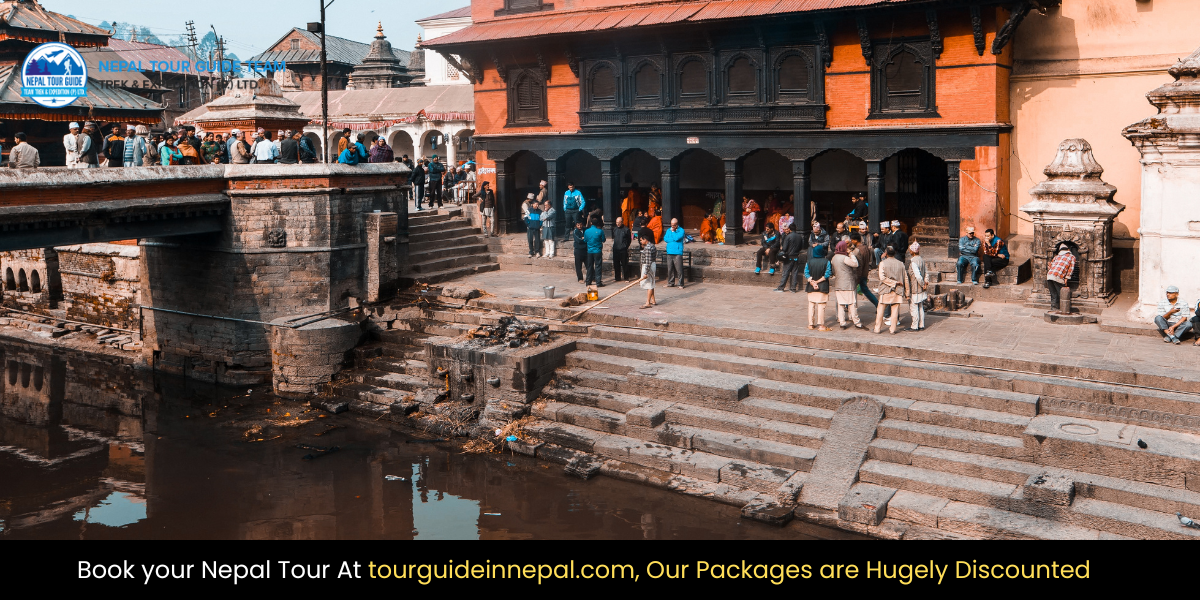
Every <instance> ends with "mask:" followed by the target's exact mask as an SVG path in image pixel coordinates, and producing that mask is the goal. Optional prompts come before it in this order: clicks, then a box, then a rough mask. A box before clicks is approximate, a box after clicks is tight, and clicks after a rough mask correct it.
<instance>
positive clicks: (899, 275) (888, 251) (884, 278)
mask: <svg viewBox="0 0 1200 600" xmlns="http://www.w3.org/2000/svg"><path fill="white" fill-rule="evenodd" d="M879 282H880V288H879V289H880V294H879V309H878V310H876V311H875V333H879V331H880V328H881V327H882V326H883V313H884V312H886V311H887V310H888V309H890V310H891V313H892V318H891V332H892V333H893V334H894V333H896V326H897V325H899V324H900V304H901V303H902V302H903V301H904V299H905V298H907V297H908V274H907V273H905V271H904V263H902V262H900V261H899V260H897V259H896V249H895V248H893V247H891V246H888V247H887V248H884V250H883V261H882V262H880V263H879Z"/></svg>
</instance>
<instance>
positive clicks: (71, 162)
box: [63, 123, 80, 169]
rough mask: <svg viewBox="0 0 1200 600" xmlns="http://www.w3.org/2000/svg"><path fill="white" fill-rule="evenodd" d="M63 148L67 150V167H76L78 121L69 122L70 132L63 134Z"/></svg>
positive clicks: (77, 161) (77, 162)
mask: <svg viewBox="0 0 1200 600" xmlns="http://www.w3.org/2000/svg"><path fill="white" fill-rule="evenodd" d="M63 148H65V149H66V150H67V168H68V169H78V168H79V167H80V165H79V123H71V133H68V134H67V135H64V136H63Z"/></svg>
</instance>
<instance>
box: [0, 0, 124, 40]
mask: <svg viewBox="0 0 1200 600" xmlns="http://www.w3.org/2000/svg"><path fill="white" fill-rule="evenodd" d="M60 33H62V34H66V36H67V41H68V43H72V42H74V43H73V44H72V45H100V46H103V45H105V43H106V42H107V40H108V38H109V37H110V36H111V35H112V32H110V31H108V30H107V29H102V28H100V27H96V26H95V25H89V24H87V23H84V22H83V21H80V20H79V19H74V18H71V17H68V16H66V15H63V14H59V13H56V12H52V11H48V10H46V9H45V8H42V5H41V4H38V3H37V2H36V0H8V1H0V40H5V39H18V40H22V41H27V42H35V43H42V42H57V41H58V40H59V34H60ZM80 37H91V38H102V39H93V40H90V42H91V43H90V44H87V43H84V44H80V43H79V42H81V40H80V39H79V38H80Z"/></svg>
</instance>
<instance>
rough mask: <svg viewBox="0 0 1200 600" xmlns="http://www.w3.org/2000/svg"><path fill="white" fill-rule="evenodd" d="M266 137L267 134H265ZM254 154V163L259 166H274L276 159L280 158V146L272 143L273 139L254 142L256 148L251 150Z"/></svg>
mask: <svg viewBox="0 0 1200 600" xmlns="http://www.w3.org/2000/svg"><path fill="white" fill-rule="evenodd" d="M263 135H264V136H265V135H266V133H264V134H263ZM251 152H253V153H254V162H255V163H257V164H260V165H261V164H272V163H274V162H275V159H277V158H279V146H278V145H277V144H275V142H273V141H271V138H266V137H264V139H262V140H259V141H257V142H254V148H253V149H251Z"/></svg>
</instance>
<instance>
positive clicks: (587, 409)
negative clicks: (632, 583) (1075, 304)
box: [426, 271, 1200, 539]
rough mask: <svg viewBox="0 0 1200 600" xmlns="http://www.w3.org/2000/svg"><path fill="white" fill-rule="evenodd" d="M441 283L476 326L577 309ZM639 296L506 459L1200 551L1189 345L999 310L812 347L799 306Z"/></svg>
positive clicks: (513, 288) (954, 525) (753, 510)
mask: <svg viewBox="0 0 1200 600" xmlns="http://www.w3.org/2000/svg"><path fill="white" fill-rule="evenodd" d="M456 283H457V284H459V285H463V284H465V285H470V286H474V287H477V288H479V289H482V290H486V291H487V292H488V294H489V295H487V296H485V297H483V298H479V299H475V300H471V301H469V302H467V303H465V306H464V308H463V309H462V310H463V311H466V312H469V313H474V314H477V315H479V317H478V318H480V319H490V318H496V317H497V316H498V315H500V314H505V313H508V312H512V313H517V314H521V315H526V316H528V317H529V318H533V319H539V318H540V319H562V318H564V317H566V316H568V315H569V314H571V313H573V312H574V311H575V310H578V309H563V308H559V307H558V306H557V304H555V303H552V302H545V301H538V300H536V295H535V292H536V293H539V294H540V290H541V286H542V285H548V284H555V285H570V284H571V283H573V277H572V278H570V279H568V280H567V281H563V278H562V277H561V276H559V277H557V278H555V277H553V276H552V275H550V274H540V273H505V272H503V271H501V272H493V273H486V274H480V275H477V276H473V277H470V278H468V279H466V280H462V281H459V282H456ZM605 289H606V291H613V290H614V288H605ZM643 301H644V294H643V293H642V292H641V291H640V290H637V289H633V290H629V291H628V292H625V294H622V295H620V296H617V297H616V298H613V299H610V300H608V301H606V302H603V303H601V305H600V306H598V307H596V308H594V309H592V310H591V311H589V312H588V313H586V314H584V315H583V316H582V318H581V319H579V321H580V325H581V326H582V327H580V328H579V329H578V331H579V333H577V334H575V335H577V336H578V338H577V339H576V340H575V341H574V349H573V350H572V351H571V352H569V353H568V354H566V356H565V359H564V364H563V365H562V366H561V367H559V368H558V369H557V370H556V372H555V376H554V378H553V379H552V380H551V382H550V383H549V384H548V385H547V386H546V387H545V388H544V389H543V390H542V393H541V397H540V398H539V399H538V400H536V401H535V402H533V404H532V406H531V412H532V415H533V416H534V417H535V420H534V421H533V422H532V423H529V424H527V425H525V427H524V430H525V432H526V434H528V435H529V436H531V437H532V439H533V440H534V441H524V442H519V443H515V444H512V445H511V448H512V450H514V451H518V452H526V453H530V454H533V455H535V456H537V457H540V458H543V459H545V460H548V461H552V462H558V463H561V464H564V465H565V466H566V467H565V468H566V471H567V472H568V473H573V474H577V475H583V476H590V475H593V474H602V475H607V476H613V477H619V478H624V479H629V480H635V481H640V482H643V483H646V484H648V485H656V486H661V487H665V488H668V489H673V490H677V491H679V492H681V493H684V494H689V495H694V496H700V497H706V498H710V499H713V500H717V501H719V502H723V503H726V504H731V505H736V506H739V507H742V512H743V515H744V516H746V517H749V518H754V519H759V520H764V521H768V522H775V523H784V522H787V521H788V520H790V519H793V518H798V519H801V520H804V521H810V522H816V523H822V524H826V525H832V526H835V527H840V528H843V529H847V530H851V531H857V532H860V533H866V534H869V535H873V536H877V537H884V538H901V539H928V538H941V539H945V538H963V537H966V538H1035V539H1116V538H1143V539H1185V538H1194V537H1200V531H1198V530H1195V529H1188V528H1186V527H1183V526H1182V525H1181V524H1180V523H1179V521H1178V520H1177V518H1176V516H1175V513H1176V512H1179V513H1182V514H1183V515H1185V516H1189V517H1192V518H1195V516H1196V515H1200V368H1197V367H1192V366H1189V365H1191V364H1193V363H1194V362H1195V361H1189V360H1187V359H1188V358H1190V357H1192V356H1193V354H1187V355H1185V354H1184V353H1185V352H1189V351H1191V350H1192V349H1191V348H1183V347H1175V346H1171V345H1167V344H1162V343H1161V342H1157V341H1155V340H1154V339H1153V338H1150V337H1148V336H1134V335H1126V334H1120V333H1111V332H1105V331H1101V330H1100V329H1099V327H1097V326H1094V325H1093V326H1081V327H1075V328H1058V327H1054V326H1051V325H1047V324H1045V323H1044V322H1043V321H1041V319H1040V314H1034V313H1035V312H1036V311H1034V310H1032V309H1026V308H1024V307H1020V306H1017V305H1013V304H1001V303H986V302H980V303H978V304H977V305H976V306H973V307H972V311H973V313H976V314H978V316H972V317H969V318H960V317H930V318H929V319H928V323H927V325H928V329H927V330H926V331H924V332H919V333H918V332H907V331H905V332H903V333H902V334H899V335H894V336H893V335H889V334H886V333H885V334H880V335H875V334H871V333H865V332H863V331H861V330H856V329H849V330H845V331H841V330H838V331H834V332H830V333H818V332H811V331H808V330H807V329H805V328H804V323H805V320H806V314H805V310H804V304H805V303H804V298H803V296H800V295H792V294H786V293H785V294H775V293H769V292H768V293H762V292H760V291H758V290H751V291H749V292H747V291H746V290H745V289H744V288H741V287H740V286H720V285H713V284H706V285H703V286H696V287H695V288H685V289H684V290H677V289H670V288H664V287H660V288H659V302H660V305H659V306H658V307H657V308H654V309H640V308H638V307H639V306H640V305H641V302H643ZM863 307H864V310H863V312H864V313H865V314H864V315H863V316H864V318H872V319H873V317H874V314H873V313H874V311H873V309H871V308H870V305H869V304H866V303H863ZM456 318H461V317H456ZM829 319H830V320H832V317H829ZM901 325H902V326H903V327H907V325H908V317H907V311H905V313H904V317H903V320H902V322H901ZM426 376H432V375H431V374H427V375H426ZM429 381H430V382H435V381H436V380H433V379H429ZM513 416H514V418H515V417H517V416H518V415H513ZM1143 446H1144V447H1143Z"/></svg>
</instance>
